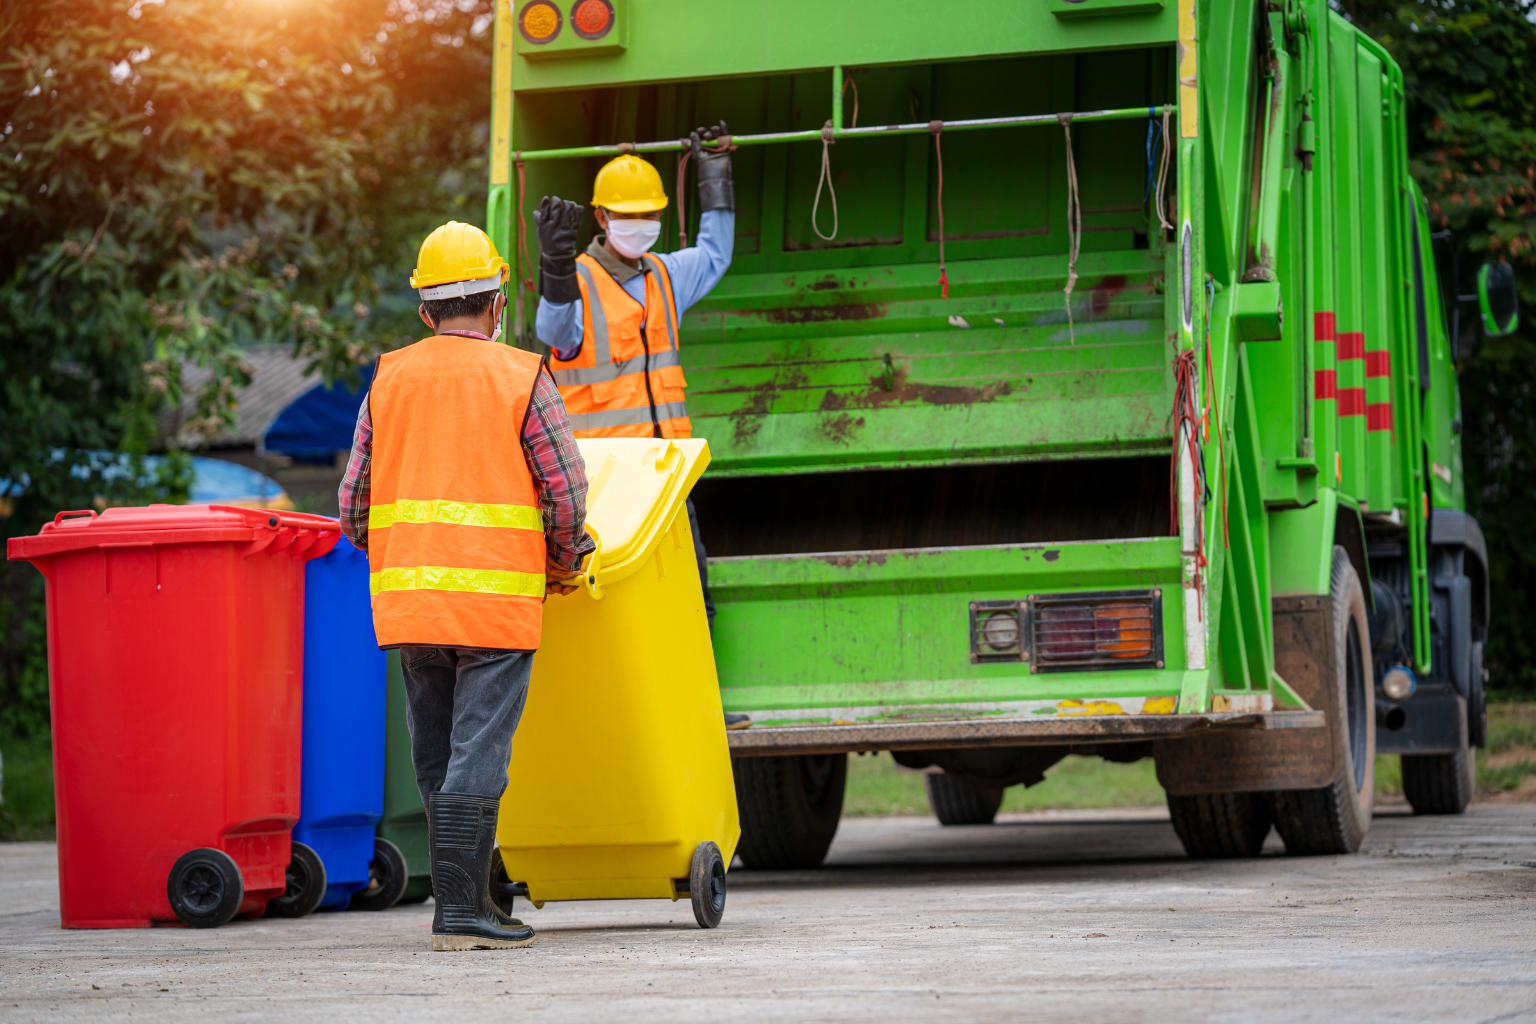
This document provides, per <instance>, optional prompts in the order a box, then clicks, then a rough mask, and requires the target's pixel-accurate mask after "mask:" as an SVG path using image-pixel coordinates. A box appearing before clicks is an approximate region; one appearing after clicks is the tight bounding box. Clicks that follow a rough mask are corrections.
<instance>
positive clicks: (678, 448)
mask: <svg viewBox="0 0 1536 1024" xmlns="http://www.w3.org/2000/svg"><path fill="white" fill-rule="evenodd" d="M577 444H578V445H579V446H580V448H581V452H582V455H583V457H584V458H585V460H586V465H587V477H588V480H589V482H590V488H589V490H588V492H587V526H588V530H589V531H590V532H591V533H592V535H593V536H594V537H595V538H596V539H597V542H598V546H597V551H596V552H595V553H594V554H593V555H592V556H591V558H590V561H589V562H588V564H587V566H586V571H585V572H584V573H583V575H582V577H581V587H580V589H579V590H577V591H576V592H575V593H573V594H568V595H566V596H564V597H557V596H551V597H550V598H549V599H548V600H547V601H546V602H545V604H544V637H543V641H542V643H541V644H540V645H539V653H538V655H537V656H536V657H535V658H534V661H533V677H532V680H531V682H530V684H529V691H528V703H527V706H526V708H525V709H524V711H523V718H522V723H521V724H520V725H519V726H518V730H517V736H516V738H515V740H514V742H513V745H512V762H511V764H510V765H509V767H508V771H507V774H508V778H509V785H508V786H507V791H506V795H505V796H504V797H503V798H502V802H501V814H500V822H499V825H498V828H497V836H496V839H497V843H498V845H499V846H500V848H501V854H502V858H503V862H504V867H505V871H506V875H505V877H504V878H502V879H499V880H497V883H496V885H495V886H493V891H498V892H499V893H500V894H501V897H500V900H499V901H500V902H502V903H503V906H509V905H510V900H511V895H512V894H514V893H516V894H519V895H525V896H526V897H527V898H528V900H529V901H530V902H532V903H533V904H534V905H535V906H542V905H543V904H544V903H545V902H546V901H549V900H611V899H670V900H677V899H680V898H682V897H685V896H686V897H689V898H690V900H691V902H692V904H693V911H694V917H695V918H696V919H697V920H698V922H699V925H700V926H701V927H704V928H713V927H715V925H717V924H719V922H720V916H721V914H722V913H723V912H724V910H725V873H726V868H727V866H728V865H729V864H730V862H731V857H732V856H733V855H734V854H735V852H736V841H737V839H738V838H739V837H740V835H741V826H740V825H739V824H738V822H737V817H736V790H735V786H734V784H733V782H732V779H731V757H730V751H729V749H728V747H727V746H726V740H725V724H724V718H723V716H722V711H721V706H720V688H719V683H718V681H717V679H716V677H715V659H714V651H713V649H712V648H711V646H710V638H709V621H708V619H707V618H706V617H705V614H704V593H703V588H702V587H701V586H700V583H699V570H698V564H697V562H696V561H695V559H694V551H693V535H692V532H691V531H690V529H689V525H688V513H687V511H686V510H685V507H684V501H685V500H686V498H687V497H688V492H689V491H690V490H691V489H692V488H693V485H694V483H695V482H696V481H697V480H698V478H699V476H700V474H702V473H703V472H704V468H705V466H707V465H708V464H709V446H708V444H707V443H706V442H705V441H704V440H702V439H699V438H694V439H677V440H662V439H652V438H627V437H626V438H592V439H582V440H579V441H577Z"/></svg>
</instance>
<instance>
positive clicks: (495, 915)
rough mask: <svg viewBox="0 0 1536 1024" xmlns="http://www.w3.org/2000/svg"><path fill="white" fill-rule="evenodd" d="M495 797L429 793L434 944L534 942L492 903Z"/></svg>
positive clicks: (497, 946) (499, 946) (470, 946)
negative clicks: (434, 910) (434, 896)
mask: <svg viewBox="0 0 1536 1024" xmlns="http://www.w3.org/2000/svg"><path fill="white" fill-rule="evenodd" d="M500 803H501V802H500V801H499V800H492V799H490V798H489V797H481V796H463V795H460V794H457V793H433V794H432V807H431V809H430V811H429V814H430V817H431V834H432V878H433V880H434V883H435V886H436V889H437V912H436V913H435V914H434V915H433V917H432V948H433V949H434V950H439V951H442V950H459V949H517V948H520V947H522V946H531V945H533V929H532V928H529V927H528V926H527V925H522V926H515V925H510V920H511V919H510V918H508V917H507V916H506V915H504V914H502V913H501V912H500V911H499V910H498V909H497V908H496V906H495V904H493V903H492V902H491V858H492V857H493V856H495V855H496V811H497V808H498V807H499V806H500Z"/></svg>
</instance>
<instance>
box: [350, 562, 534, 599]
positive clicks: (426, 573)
mask: <svg viewBox="0 0 1536 1024" xmlns="http://www.w3.org/2000/svg"><path fill="white" fill-rule="evenodd" d="M386 590H451V591H454V592H455V593H460V594H505V595H507V596H509V597H540V596H542V595H543V593H544V574H543V573H541V572H508V571H507V570H505V569H455V568H452V567H450V566H446V565H411V566H402V567H397V568H393V569H381V570H380V571H378V572H371V573H369V574H368V591H369V593H372V594H381V593H383V592H385V591H386Z"/></svg>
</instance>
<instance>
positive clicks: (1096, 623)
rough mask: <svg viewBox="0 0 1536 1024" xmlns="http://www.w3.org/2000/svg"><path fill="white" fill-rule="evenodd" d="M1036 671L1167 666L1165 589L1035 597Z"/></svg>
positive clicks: (1032, 602) (1032, 634)
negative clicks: (1164, 655)
mask: <svg viewBox="0 0 1536 1024" xmlns="http://www.w3.org/2000/svg"><path fill="white" fill-rule="evenodd" d="M1028 607H1029V633H1030V646H1031V648H1032V649H1033V657H1032V658H1031V659H1029V660H1030V661H1031V665H1030V671H1032V672H1074V671H1078V672H1080V671H1084V670H1088V669H1105V668H1133V667H1151V668H1162V667H1163V598H1162V591H1160V590H1132V591H1119V592H1112V593H1097V594H1060V595H1037V596H1032V597H1031V598H1030V599H1029V602H1028Z"/></svg>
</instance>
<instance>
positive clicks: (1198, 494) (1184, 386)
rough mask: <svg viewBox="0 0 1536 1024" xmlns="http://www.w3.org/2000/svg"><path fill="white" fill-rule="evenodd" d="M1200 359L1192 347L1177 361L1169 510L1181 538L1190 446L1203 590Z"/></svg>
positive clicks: (1204, 490)
mask: <svg viewBox="0 0 1536 1024" xmlns="http://www.w3.org/2000/svg"><path fill="white" fill-rule="evenodd" d="M1196 360H1197V357H1196V355H1195V350H1194V349H1192V348H1190V349H1185V350H1184V351H1182V352H1180V353H1179V354H1178V356H1176V357H1175V358H1174V361H1173V378H1174V387H1173V459H1172V460H1171V461H1170V462H1169V464H1168V503H1169V508H1168V511H1169V521H1170V523H1171V525H1172V533H1173V535H1174V536H1175V537H1177V536H1178V535H1179V533H1180V526H1181V525H1182V524H1181V522H1180V519H1179V456H1180V455H1181V454H1182V453H1183V452H1184V450H1185V448H1186V446H1187V448H1188V450H1189V463H1190V465H1191V466H1192V467H1193V469H1194V474H1195V479H1194V480H1193V481H1191V483H1192V484H1193V488H1192V489H1193V490H1194V493H1195V501H1194V511H1195V521H1194V523H1193V524H1192V525H1193V527H1194V529H1193V532H1194V535H1195V555H1196V558H1195V586H1196V587H1199V586H1200V571H1201V570H1202V569H1204V568H1205V565H1206V560H1205V497H1206V494H1207V493H1208V492H1207V487H1206V482H1205V455H1204V453H1203V452H1202V450H1201V448H1200V420H1201V418H1202V417H1201V414H1200V409H1199V406H1198V403H1199V399H1198V398H1197V387H1198V386H1197V384H1196V383H1195V377H1196V375H1197V374H1198V373H1199V370H1198V368H1197V367H1198V363H1197V361H1196Z"/></svg>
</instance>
